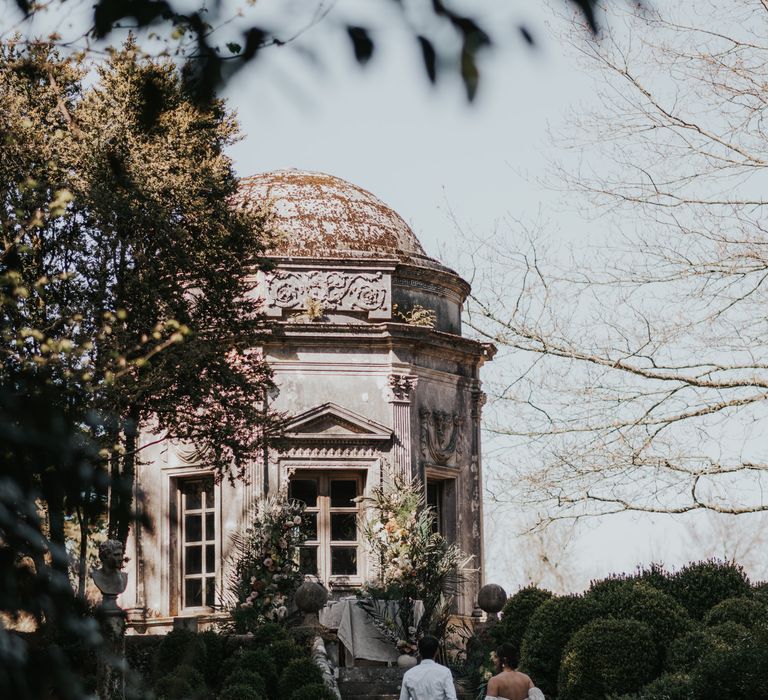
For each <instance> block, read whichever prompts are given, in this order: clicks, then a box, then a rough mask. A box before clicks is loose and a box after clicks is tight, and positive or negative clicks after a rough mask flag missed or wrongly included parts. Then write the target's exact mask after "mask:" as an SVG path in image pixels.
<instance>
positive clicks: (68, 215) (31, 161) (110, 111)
mask: <svg viewBox="0 0 768 700" xmlns="http://www.w3.org/2000/svg"><path fill="white" fill-rule="evenodd" d="M0 80H2V89H3V93H4V96H7V98H8V100H7V102H6V103H7V104H9V105H11V107H12V108H11V109H9V110H8V111H6V112H5V113H4V115H3V119H4V120H5V124H4V125H3V127H4V128H3V131H4V133H7V134H11V135H13V134H21V137H20V138H16V137H14V136H11V137H9V140H10V142H11V143H10V148H11V151H12V155H11V157H10V158H7V159H5V160H4V168H5V172H3V173H2V176H3V181H2V184H3V186H4V187H5V188H6V193H5V199H6V202H7V204H6V211H7V212H8V213H9V217H10V219H9V220H8V222H7V224H6V230H7V232H8V233H7V236H6V252H5V260H6V265H8V266H9V269H10V266H11V265H12V266H13V269H14V270H15V271H16V272H17V273H18V274H19V275H20V278H21V280H22V281H23V283H24V286H25V289H26V290H27V296H26V298H25V299H24V302H23V304H20V305H19V306H18V307H16V308H15V309H14V313H13V314H12V315H9V316H8V317H7V318H6V319H5V321H6V324H7V327H8V329H9V331H8V332H9V333H10V334H11V335H18V334H24V333H27V335H29V333H28V331H25V329H29V328H32V329H45V334H44V335H45V340H44V341H43V338H42V337H41V338H37V337H35V336H34V335H32V336H29V337H28V338H27V339H26V341H25V343H24V344H23V346H22V347H21V348H20V349H19V353H20V354H22V355H24V358H23V360H22V359H21V358H20V359H19V361H20V362H21V361H24V362H33V361H34V358H35V357H36V356H38V355H40V354H46V353H50V352H51V351H52V348H53V347H54V346H56V343H71V342H73V340H72V339H71V338H70V336H72V338H74V342H77V343H78V344H80V343H82V344H83V347H84V348H85V350H84V352H82V353H80V354H78V356H77V357H76V358H71V359H70V360H68V361H66V362H63V363H57V364H56V369H55V370H52V371H53V373H54V375H55V381H56V382H57V383H59V384H60V385H61V386H62V387H63V389H64V392H65V395H66V397H67V401H69V402H70V403H73V404H78V403H81V404H82V403H83V402H84V403H85V404H87V406H88V408H89V409H91V410H94V411H96V412H97V413H98V414H99V415H101V416H102V417H103V420H102V421H101V423H100V426H99V429H98V430H95V431H93V437H94V438H95V439H97V440H99V442H100V444H101V446H102V448H103V449H104V451H105V452H104V455H105V458H106V459H108V460H109V469H110V475H111V479H112V490H111V494H110V506H109V531H110V534H111V535H112V536H113V537H117V538H118V539H122V540H125V538H126V536H127V532H128V527H129V523H130V507H131V493H132V486H133V477H134V472H135V467H136V464H137V461H138V459H139V454H140V449H141V446H140V445H139V444H138V443H137V434H138V430H139V428H140V427H144V428H147V429H152V430H153V431H154V432H155V433H156V435H157V439H158V440H160V439H176V440H180V441H184V442H187V443H189V444H190V445H191V446H194V450H195V455H194V456H195V457H196V458H197V459H198V461H200V462H202V463H205V464H208V465H209V466H213V467H214V468H215V469H216V470H217V471H218V472H219V473H220V474H222V475H229V476H231V477H235V476H237V475H238V474H240V473H241V471H242V468H243V465H244V463H245V461H246V460H247V459H249V458H251V457H253V456H254V455H255V454H257V453H259V452H260V450H261V446H262V444H263V440H264V439H265V436H266V434H267V433H268V431H269V425H270V423H269V420H268V419H267V418H265V414H264V412H263V410H262V407H261V405H260V402H259V397H261V396H263V394H264V391H265V390H266V388H267V387H268V386H269V385H270V375H269V371H268V369H267V367H266V365H265V364H264V362H263V360H262V358H261V357H260V355H259V354H258V352H257V351H256V350H255V349H254V348H256V347H257V346H258V342H259V338H260V334H261V326H260V322H259V318H258V315H257V313H256V307H255V305H254V303H253V301H252V300H251V299H249V298H248V295H247V294H248V276H249V274H252V273H253V270H254V268H255V266H256V265H257V264H258V262H259V257H258V256H259V253H260V251H261V250H262V248H263V240H264V230H265V218H264V216H263V215H261V214H259V213H258V212H254V211H252V210H249V209H247V208H244V207H236V206H234V203H233V197H234V196H235V194H236V188H237V180H236V178H235V176H234V173H233V172H232V168H231V163H230V161H229V160H228V159H227V158H226V157H225V156H224V154H223V150H224V148H225V147H226V146H227V145H228V144H230V143H231V142H232V141H233V140H234V139H235V138H236V137H237V127H236V123H235V121H234V119H233V118H232V117H231V116H230V115H228V114H227V113H226V111H225V110H224V107H223V104H222V103H220V102H217V101H213V102H210V103H208V104H207V105H206V106H205V107H200V106H198V105H196V104H195V103H194V102H193V101H192V100H191V98H190V95H189V93H188V92H187V91H186V89H185V86H184V83H183V81H182V80H181V78H180V76H179V74H178V72H177V71H176V70H175V68H174V67H173V66H172V64H170V63H168V62H153V61H148V60H141V59H139V58H138V56H137V52H136V50H135V46H134V45H133V44H130V43H129V44H128V45H127V46H126V47H125V48H124V50H122V51H119V52H114V53H113V54H112V56H111V58H110V59H109V61H108V62H107V63H106V64H105V65H103V66H101V67H100V68H99V70H98V82H97V83H96V84H95V85H94V86H93V87H90V88H87V89H86V88H84V87H83V86H82V81H81V70H80V68H79V66H78V64H77V63H76V62H75V61H74V60H72V59H69V58H60V57H58V56H57V55H56V54H55V53H51V51H50V49H48V48H46V47H43V46H38V47H34V48H32V49H30V50H21V49H19V48H18V47H15V46H10V47H8V48H7V49H6V51H5V53H4V54H3V57H2V63H1V64H0ZM38 142H39V143H38ZM48 200H52V205H51V206H53V207H58V208H59V209H60V210H61V212H62V216H60V217H58V218H56V219H55V220H49V221H43V220H41V221H37V222H35V224H34V225H32V226H28V227H24V226H20V225H19V224H18V221H17V220H18V219H19V214H21V218H24V219H25V220H32V221H34V217H35V216H39V215H37V214H35V212H38V211H44V210H43V209H41V204H40V202H45V201H48ZM64 280H66V284H63V283H62V282H63V281H64ZM9 337H10V336H9ZM49 505H50V506H52V507H51V511H50V514H51V519H52V532H53V535H52V536H53V537H54V538H55V539H56V540H57V541H63V535H62V534H61V533H62V530H61V523H60V519H61V516H60V515H59V514H60V513H62V512H63V507H62V504H53V503H50V504H49Z"/></svg>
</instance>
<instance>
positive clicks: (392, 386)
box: [389, 374, 419, 403]
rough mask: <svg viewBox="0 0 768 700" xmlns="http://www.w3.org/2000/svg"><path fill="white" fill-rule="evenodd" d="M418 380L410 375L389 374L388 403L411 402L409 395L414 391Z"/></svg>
mask: <svg viewBox="0 0 768 700" xmlns="http://www.w3.org/2000/svg"><path fill="white" fill-rule="evenodd" d="M418 381H419V378H418V377H416V376H414V375H410V374H390V375H389V393H390V401H401V402H403V403H406V402H408V401H410V400H411V395H412V394H413V392H414V390H415V389H416V384H417V383H418Z"/></svg>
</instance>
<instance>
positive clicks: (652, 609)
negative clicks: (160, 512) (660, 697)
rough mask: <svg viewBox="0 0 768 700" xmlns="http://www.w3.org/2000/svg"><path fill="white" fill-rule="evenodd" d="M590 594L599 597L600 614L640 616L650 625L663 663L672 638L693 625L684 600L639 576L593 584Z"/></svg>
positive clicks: (639, 619) (628, 618)
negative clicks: (602, 584) (684, 605)
mask: <svg viewBox="0 0 768 700" xmlns="http://www.w3.org/2000/svg"><path fill="white" fill-rule="evenodd" d="M586 597H587V598H592V597H595V598H596V599H595V604H596V606H597V609H598V613H599V616H600V617H612V618H617V619H627V620H637V621H638V622H644V623H645V624H646V625H648V627H649V629H650V630H651V632H652V635H653V639H654V641H655V643H656V645H657V648H658V651H659V656H658V660H659V666H660V664H661V663H662V661H663V659H664V657H665V656H666V650H667V647H668V646H669V644H670V642H671V641H672V640H673V639H675V637H678V636H679V635H681V634H683V633H684V632H686V631H688V630H690V629H691V627H692V621H691V619H690V618H689V617H688V614H687V612H686V610H685V608H683V607H682V605H680V603H678V602H677V601H676V600H675V599H674V598H672V596H669V595H666V594H665V593H662V592H661V591H660V590H658V589H657V588H654V587H652V586H650V585H648V584H647V583H645V582H643V581H642V580H639V579H627V580H624V581H618V580H615V581H614V582H612V585H611V586H608V587H597V588H595V587H593V588H592V589H591V590H590V591H589V592H588V593H587V596H586Z"/></svg>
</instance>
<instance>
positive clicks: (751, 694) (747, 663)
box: [691, 625, 768, 700]
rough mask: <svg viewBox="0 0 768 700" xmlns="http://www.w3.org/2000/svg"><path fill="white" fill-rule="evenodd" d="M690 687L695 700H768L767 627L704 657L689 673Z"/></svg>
mask: <svg viewBox="0 0 768 700" xmlns="http://www.w3.org/2000/svg"><path fill="white" fill-rule="evenodd" d="M742 629H743V628H742ZM691 685H692V688H693V693H694V697H695V698H696V700H699V699H701V700H709V699H710V698H712V699H714V698H718V699H719V698H727V700H768V626H765V625H756V626H754V627H753V628H752V629H751V630H749V632H748V633H746V634H744V635H743V636H742V637H741V638H740V639H734V640H733V641H732V643H731V644H729V645H726V646H725V647H724V648H717V649H712V650H711V651H709V652H708V653H706V654H705V655H704V656H703V657H702V659H701V661H700V663H699V664H698V665H697V666H696V668H695V669H694V671H693V672H692V673H691Z"/></svg>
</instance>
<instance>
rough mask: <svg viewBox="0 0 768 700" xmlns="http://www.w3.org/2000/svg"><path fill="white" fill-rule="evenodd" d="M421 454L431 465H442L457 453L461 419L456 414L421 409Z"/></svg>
mask: <svg viewBox="0 0 768 700" xmlns="http://www.w3.org/2000/svg"><path fill="white" fill-rule="evenodd" d="M419 417H420V418H421V452H422V454H423V456H424V458H425V459H427V460H429V461H430V462H432V463H433V464H439V465H444V464H447V463H448V460H449V459H450V458H451V457H452V456H453V455H454V454H455V453H456V452H457V450H456V447H457V444H458V440H459V434H460V432H461V430H460V429H461V417H460V416H459V414H458V413H448V412H447V411H430V410H429V409H427V408H422V409H421V411H420V412H419Z"/></svg>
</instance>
